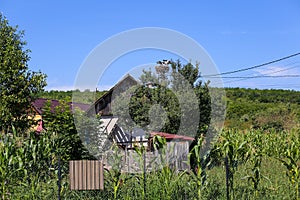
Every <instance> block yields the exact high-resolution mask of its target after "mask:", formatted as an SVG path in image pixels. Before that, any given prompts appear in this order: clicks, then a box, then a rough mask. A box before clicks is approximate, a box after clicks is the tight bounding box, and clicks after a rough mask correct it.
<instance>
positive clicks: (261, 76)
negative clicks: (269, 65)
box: [210, 74, 300, 79]
mask: <svg viewBox="0 0 300 200" xmlns="http://www.w3.org/2000/svg"><path fill="white" fill-rule="evenodd" d="M296 77H300V74H290V75H278V76H276V75H275V76H267V75H258V76H223V77H222V78H243V79H250V78H296ZM210 78H219V77H210Z"/></svg>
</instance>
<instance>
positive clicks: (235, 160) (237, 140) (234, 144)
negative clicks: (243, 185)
mask: <svg viewBox="0 0 300 200" xmlns="http://www.w3.org/2000/svg"><path fill="white" fill-rule="evenodd" d="M237 136H238V132H237V131H235V130H229V131H223V132H222V133H221V135H220V140H219V143H218V145H219V146H218V147H217V148H216V151H219V152H220V156H222V157H223V158H224V159H225V168H226V185H227V186H226V188H227V198H230V196H231V197H232V198H233V199H234V184H233V183H234V174H235V172H236V170H237V168H238V164H239V162H244V161H245V160H247V158H248V156H249V155H248V153H247V148H246V143H247V141H245V140H244V138H243V137H237Z"/></svg>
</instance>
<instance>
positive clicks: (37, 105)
mask: <svg viewBox="0 0 300 200" xmlns="http://www.w3.org/2000/svg"><path fill="white" fill-rule="evenodd" d="M48 102H49V103H50V110H51V112H54V111H55V108H56V107H57V106H59V104H60V103H59V101H58V100H53V99H45V98H37V99H36V100H34V101H33V102H32V103H31V105H32V106H31V108H32V109H31V112H30V117H31V118H33V119H34V121H36V122H37V126H36V127H34V130H35V131H36V132H37V133H40V132H41V131H42V130H43V121H42V119H43V109H44V108H45V106H46V105H47V103H48ZM67 104H68V105H69V106H70V109H71V110H73V109H74V108H79V109H80V110H82V111H87V109H88V108H89V107H90V105H89V104H84V103H74V102H68V103H67Z"/></svg>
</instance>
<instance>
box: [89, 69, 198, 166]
mask: <svg viewBox="0 0 300 200" xmlns="http://www.w3.org/2000/svg"><path fill="white" fill-rule="evenodd" d="M137 84H138V81H136V80H135V79H134V78H133V77H132V76H130V75H129V74H128V75H126V76H125V77H124V78H123V79H122V80H121V81H119V82H118V83H117V84H116V85H115V86H114V87H112V88H111V89H110V90H109V91H108V92H107V93H105V94H104V95H103V96H101V97H100V98H99V99H98V100H97V101H95V103H94V104H92V105H91V107H90V108H89V109H87V111H86V112H87V113H88V115H91V116H92V115H95V114H100V115H101V121H102V127H101V132H102V133H104V134H105V135H106V136H107V137H108V138H109V139H110V140H111V141H113V142H114V143H115V144H117V145H118V146H119V147H120V148H121V149H123V150H125V151H123V154H124V156H123V157H124V160H123V161H124V163H125V164H124V166H127V167H128V166H129V165H135V164H133V162H134V160H136V159H133V157H132V155H133V154H134V151H132V150H133V149H134V148H135V147H145V149H146V150H147V156H148V159H147V160H148V162H150V161H151V160H152V161H153V160H154V159H157V158H158V157H159V155H158V153H157V152H154V149H153V148H152V144H151V143H152V139H153V137H155V136H156V135H158V136H161V137H164V138H165V139H166V142H167V151H166V154H167V155H166V156H167V157H168V159H169V160H170V161H171V163H169V164H170V165H172V166H174V167H176V168H177V169H181V170H184V169H187V168H188V165H187V164H186V163H185V162H183V161H187V159H188V153H189V146H190V144H191V142H192V141H193V140H194V138H192V137H187V136H183V135H176V134H170V133H163V132H150V134H146V133H145V131H143V130H142V129H139V128H135V129H134V130H133V131H132V132H126V131H124V130H123V128H122V127H120V126H119V125H118V116H114V115H113V113H112V107H111V103H112V100H113V98H114V94H121V93H122V92H125V91H126V90H127V89H129V88H130V87H132V86H135V85H137ZM159 162H161V161H159ZM153 163H154V162H153ZM128 168H129V167H128ZM150 168H151V167H150Z"/></svg>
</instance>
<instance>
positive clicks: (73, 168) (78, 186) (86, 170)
mask: <svg viewBox="0 0 300 200" xmlns="http://www.w3.org/2000/svg"><path fill="white" fill-rule="evenodd" d="M69 171H70V188H71V190H103V189H104V184H103V182H104V180H103V163H102V162H101V161H99V160H72V161H70V162H69Z"/></svg>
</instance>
